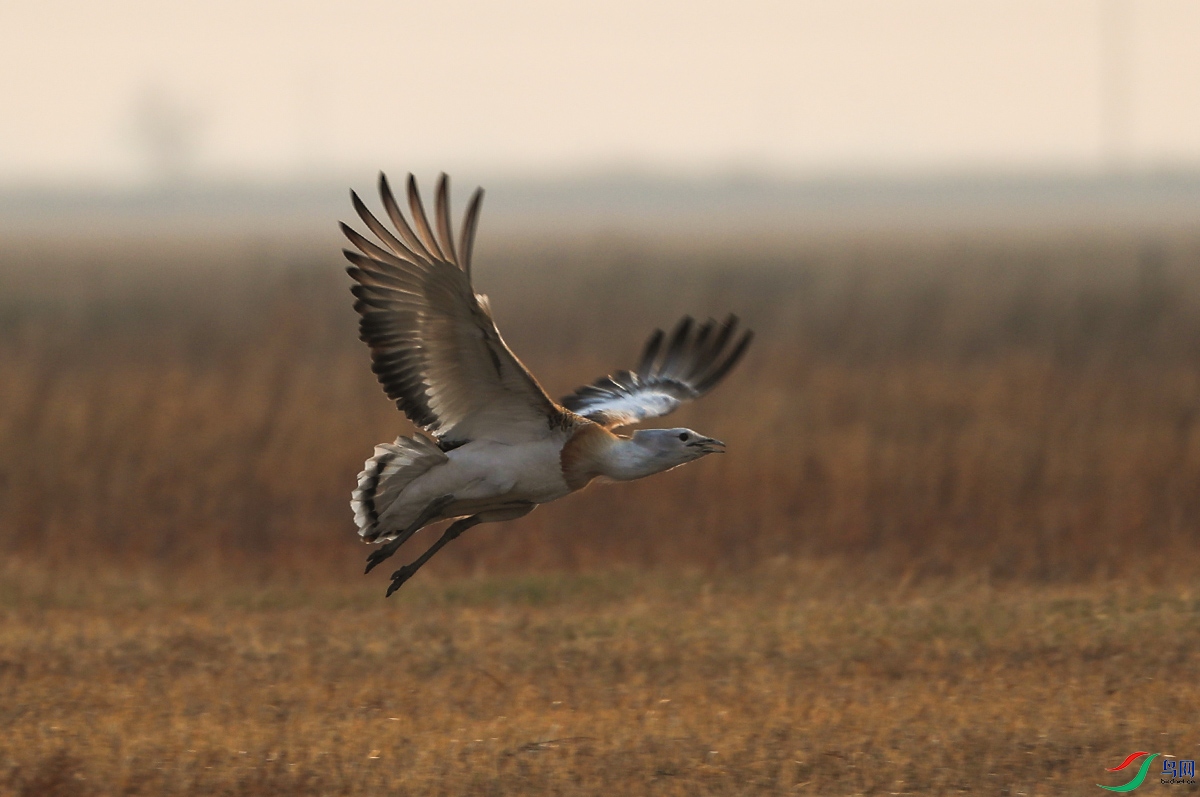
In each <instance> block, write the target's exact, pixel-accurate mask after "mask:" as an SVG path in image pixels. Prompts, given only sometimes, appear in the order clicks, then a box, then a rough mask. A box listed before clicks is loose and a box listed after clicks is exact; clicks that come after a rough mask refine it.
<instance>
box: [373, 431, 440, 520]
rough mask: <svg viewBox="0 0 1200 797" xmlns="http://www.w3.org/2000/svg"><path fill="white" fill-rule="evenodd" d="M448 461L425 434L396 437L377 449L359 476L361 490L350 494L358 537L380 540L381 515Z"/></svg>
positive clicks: (376, 447)
mask: <svg viewBox="0 0 1200 797" xmlns="http://www.w3.org/2000/svg"><path fill="white" fill-rule="evenodd" d="M446 460H447V457H446V454H445V453H444V452H443V451H442V450H441V449H440V448H438V446H437V443H435V442H433V441H432V440H430V439H429V438H428V437H425V436H424V435H414V436H412V437H397V438H396V442H394V443H381V444H380V445H377V446H375V456H373V457H371V458H370V459H368V460H367V461H366V464H365V465H364V466H363V471H362V473H360V474H358V487H357V488H356V489H355V490H354V492H353V493H351V494H350V508H351V509H353V510H354V523H355V524H356V525H357V526H358V534H359V536H360V537H362V538H363V539H364V540H366V541H367V542H374V541H375V540H376V539H378V538H379V535H380V533H381V531H382V529H381V528H380V526H379V517H380V515H383V514H385V513H386V512H387V510H388V508H389V507H390V506H391V505H392V504H393V503H395V501H396V499H397V498H399V497H400V494H401V493H402V492H404V488H405V487H407V486H408V485H409V484H411V483H412V481H413V480H414V479H416V478H417V477H418V476H420V475H421V474H423V473H425V472H426V471H428V470H429V469H430V468H432V467H435V466H437V465H440V464H442V463H443V462H445V461H446Z"/></svg>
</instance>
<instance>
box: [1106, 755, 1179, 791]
mask: <svg viewBox="0 0 1200 797" xmlns="http://www.w3.org/2000/svg"><path fill="white" fill-rule="evenodd" d="M1159 756H1162V757H1163V772H1162V775H1163V776H1162V778H1161V779H1160V780H1159V783H1162V784H1163V785H1168V784H1173V783H1186V784H1190V785H1194V784H1195V782H1196V780H1195V778H1196V762H1195V761H1193V760H1188V761H1181V760H1178V759H1176V758H1175V756H1169V755H1167V754H1166V753H1147V752H1146V751H1145V750H1138V751H1137V752H1136V753H1130V754H1129V755H1128V756H1126V757H1125V760H1124V761H1122V762H1121V763H1120V764H1118V765H1117V766H1115V767H1111V768H1109V769H1108V770H1107V771H1108V772H1120V771H1121V770H1122V769H1125V768H1126V767H1128V766H1129V765H1130V764H1132V763H1133V762H1134V761H1137V760H1138V759H1139V758H1142V757H1145V760H1144V761H1142V765H1141V766H1140V767H1138V771H1137V774H1136V775H1134V776H1133V778H1132V779H1131V780H1130V781H1129V782H1128V783H1125V784H1122V785H1120V786H1105V785H1104V784H1103V783H1097V784H1096V785H1097V786H1099V787H1100V788H1102V789H1107V790H1108V791H1133V790H1134V789H1136V788H1137V787H1138V786H1141V785H1142V783H1143V782H1144V781H1145V780H1146V774H1147V773H1149V772H1150V765H1151V764H1152V763H1153V762H1154V759H1156V758H1158V757H1159Z"/></svg>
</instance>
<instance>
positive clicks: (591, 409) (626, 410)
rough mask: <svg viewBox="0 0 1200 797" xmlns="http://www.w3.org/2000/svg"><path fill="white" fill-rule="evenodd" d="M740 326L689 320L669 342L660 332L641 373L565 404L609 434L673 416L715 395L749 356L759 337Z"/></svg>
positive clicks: (624, 375) (610, 379)
mask: <svg viewBox="0 0 1200 797" xmlns="http://www.w3.org/2000/svg"><path fill="white" fill-rule="evenodd" d="M737 326H738V319H737V316H733V315H731V316H729V318H727V319H725V321H724V322H723V323H721V324H719V325H718V324H717V322H716V321H714V320H712V319H709V320H708V321H707V322H705V323H704V324H703V325H701V326H699V327H697V326H696V324H695V322H693V321H692V319H691V317H690V316H685V317H684V318H683V319H681V320H680V322H679V323H678V324H676V325H675V329H674V330H673V331H672V332H671V336H670V338H669V339H667V337H666V336H665V335H664V334H663V331H662V330H661V329H656V330H654V334H653V335H651V336H650V339H649V340H647V341H646V348H645V349H644V350H643V351H642V362H641V364H640V365H639V366H638V369H637V371H634V372H631V371H618V372H617V373H615V374H613V375H611V376H604V377H601V378H600V379H597V380H596V381H595V382H593V383H592V384H590V385H587V386H585V387H581V388H579V389H578V390H576V391H575V392H574V393H572V394H571V395H569V396H567V397H566V398H564V399H563V400H562V405H563V406H564V407H566V408H567V409H569V410H571V411H573V412H576V413H579V414H580V415H582V416H583V417H585V418H589V419H590V420H593V421H595V422H596V423H599V424H602V425H603V426H607V427H608V428H610V429H612V428H616V427H618V426H628V425H630V424H634V423H637V422H639V421H644V420H646V419H647V418H657V417H659V416H662V415H666V414H668V413H670V412H673V411H674V410H675V408H676V407H678V406H679V405H680V404H683V403H684V402H687V401H693V400H694V399H698V398H700V397H701V396H703V395H704V394H705V393H707V392H708V391H710V390H712V389H713V387H715V386H716V384H717V383H718V382H720V381H721V380H722V379H724V378H725V375H726V374H728V373H729V371H730V370H731V369H732V368H733V366H735V365H737V362H738V360H740V359H741V358H742V355H743V354H745V353H746V347H748V346H749V345H750V341H751V340H752V339H753V337H754V333H753V332H750V331H749V330H746V331H745V332H743V333H742V334H741V335H740V336H738V334H737ZM735 338H736V339H737V342H736V343H733V342H732V341H733V340H734V339H735ZM664 340H667V343H666V346H665V347H664V346H663V341H664Z"/></svg>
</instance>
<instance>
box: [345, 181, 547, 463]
mask: <svg viewBox="0 0 1200 797" xmlns="http://www.w3.org/2000/svg"><path fill="white" fill-rule="evenodd" d="M448 183H449V181H448V180H447V178H446V175H444V174H443V175H442V176H441V178H440V179H439V181H438V187H437V213H436V217H435V219H436V224H437V234H436V235H435V234H434V231H433V228H432V227H431V226H430V224H429V220H428V218H427V217H426V215H425V208H424V207H423V206H422V204H421V197H420V194H419V193H418V192H417V183H416V180H415V179H414V178H413V176H412V175H411V174H410V175H409V176H408V205H409V210H410V212H411V214H412V221H413V226H409V223H408V221H407V220H406V219H405V218H404V214H403V213H402V212H401V210H400V207H399V205H397V203H396V198H395V196H393V194H392V190H391V187H390V186H389V185H388V181H387V178H386V177H385V176H384V175H383V174H380V175H379V193H380V196H381V197H382V199H383V206H384V209H385V210H386V211H387V215H388V217H389V218H390V219H391V221H392V224H393V225H394V226H395V230H396V233H398V234H399V235H398V236H397V234H396V233H393V232H392V231H391V230H389V229H388V228H387V227H386V226H384V224H382V223H381V222H380V221H379V219H377V218H376V217H375V216H374V215H372V214H371V212H370V211H369V210H367V207H366V205H364V204H363V202H362V200H361V199H359V198H358V195H357V194H355V193H354V192H351V194H350V196H351V200H352V201H353V203H354V209H355V210H356V211H357V212H358V215H359V217H360V218H361V219H362V221H363V223H364V224H366V225H367V228H368V229H370V231H371V232H372V233H374V234H375V236H376V237H377V238H378V239H379V241H380V243H382V244H383V246H378V245H376V244H375V243H372V242H371V241H370V240H368V239H367V238H365V237H364V236H362V235H360V234H359V233H357V232H356V231H355V230H354V229H352V228H351V227H349V226H347V225H345V224H342V232H344V233H345V234H346V237H347V238H349V239H350V243H352V244H354V246H355V247H356V248H357V249H358V251H357V252H354V251H350V250H344V252H345V255H346V258H347V259H348V260H349V261H350V263H351V264H352V265H351V266H350V267H349V268H347V271H348V272H349V274H350V276H351V277H353V278H354V281H355V282H356V283H357V284H356V285H354V287H353V288H352V289H351V290H352V291H353V293H354V295H355V297H357V299H358V301H356V302H355V303H354V309H355V310H357V311H358V313H359V315H360V316H362V319H361V321H360V323H359V332H360V337H361V338H362V339H363V340H364V341H366V343H367V345H368V346H370V347H371V360H372V367H371V370H373V371H374V372H375V375H376V376H377V377H378V379H379V382H380V384H382V385H383V389H384V391H385V392H386V393H387V395H388V398H390V399H393V400H394V401H395V402H396V406H398V407H399V408H400V409H401V411H403V412H404V414H405V415H407V416H408V418H409V420H411V421H412V422H413V423H415V424H416V425H417V426H420V427H421V428H422V429H425V430H426V431H428V432H429V433H431V434H433V435H435V436H436V437H437V438H438V441H439V443H441V445H442V447H443V448H449V447H453V446H454V445H458V444H461V443H465V442H467V441H468V440H475V439H480V438H482V439H487V440H498V441H501V442H521V441H524V440H532V439H538V438H540V437H543V436H545V435H546V434H547V433H548V432H549V431H550V428H551V426H552V424H553V423H554V422H555V421H556V420H557V419H558V418H559V417H560V416H561V415H562V414H563V413H562V409H561V408H560V407H558V406H557V405H556V404H555V403H554V402H553V401H552V400H551V399H550V397H549V396H548V395H546V391H545V390H543V389H542V386H541V385H539V384H538V382H537V380H536V379H534V377H533V375H532V374H530V373H529V371H528V370H527V369H526V368H525V366H524V365H522V364H521V361H520V360H518V359H517V358H516V356H515V355H514V354H513V353H512V351H511V350H509V348H508V346H507V345H505V343H504V340H503V339H502V338H501V337H500V332H499V331H498V330H497V329H496V324H495V322H494V321H493V320H492V315H491V312H490V310H489V309H488V303H487V297H486V296H482V295H480V294H477V293H475V291H474V290H473V289H472V287H471V252H472V249H473V245H474V240H475V225H476V223H477V221H478V218H479V203H480V201H481V200H482V198H483V191H482V190H476V191H475V194H474V195H473V196H472V197H471V202H470V205H469V206H468V208H467V213H466V216H465V218H464V220H463V229H462V237H461V238H460V239H459V245H458V247H457V248H455V245H454V235H453V231H452V229H451V225H450V196H449V195H450V191H449V185H448ZM414 227H415V230H414V229H413V228H414Z"/></svg>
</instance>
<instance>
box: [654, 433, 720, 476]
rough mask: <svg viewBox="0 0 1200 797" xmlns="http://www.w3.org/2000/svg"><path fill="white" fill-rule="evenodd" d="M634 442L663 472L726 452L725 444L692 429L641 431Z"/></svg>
mask: <svg viewBox="0 0 1200 797" xmlns="http://www.w3.org/2000/svg"><path fill="white" fill-rule="evenodd" d="M632 440H633V442H634V443H636V444H637V445H638V446H640V447H641V448H642V449H643V450H644V451H645V452H646V453H647V454H648V455H649V457H650V458H652V459H653V461H654V463H655V464H656V465H658V466H660V469H661V470H667V469H668V468H673V467H675V466H676V465H682V464H684V463H685V462H691V461H692V460H694V459H700V457H702V456H704V455H705V454H723V453H724V452H725V444H724V443H722V442H721V441H720V440H714V439H713V438H711V437H705V436H704V435H702V434H700V433H698V432H693V431H692V430H691V429H639V430H638V431H636V432H634V433H633V438H632Z"/></svg>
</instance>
